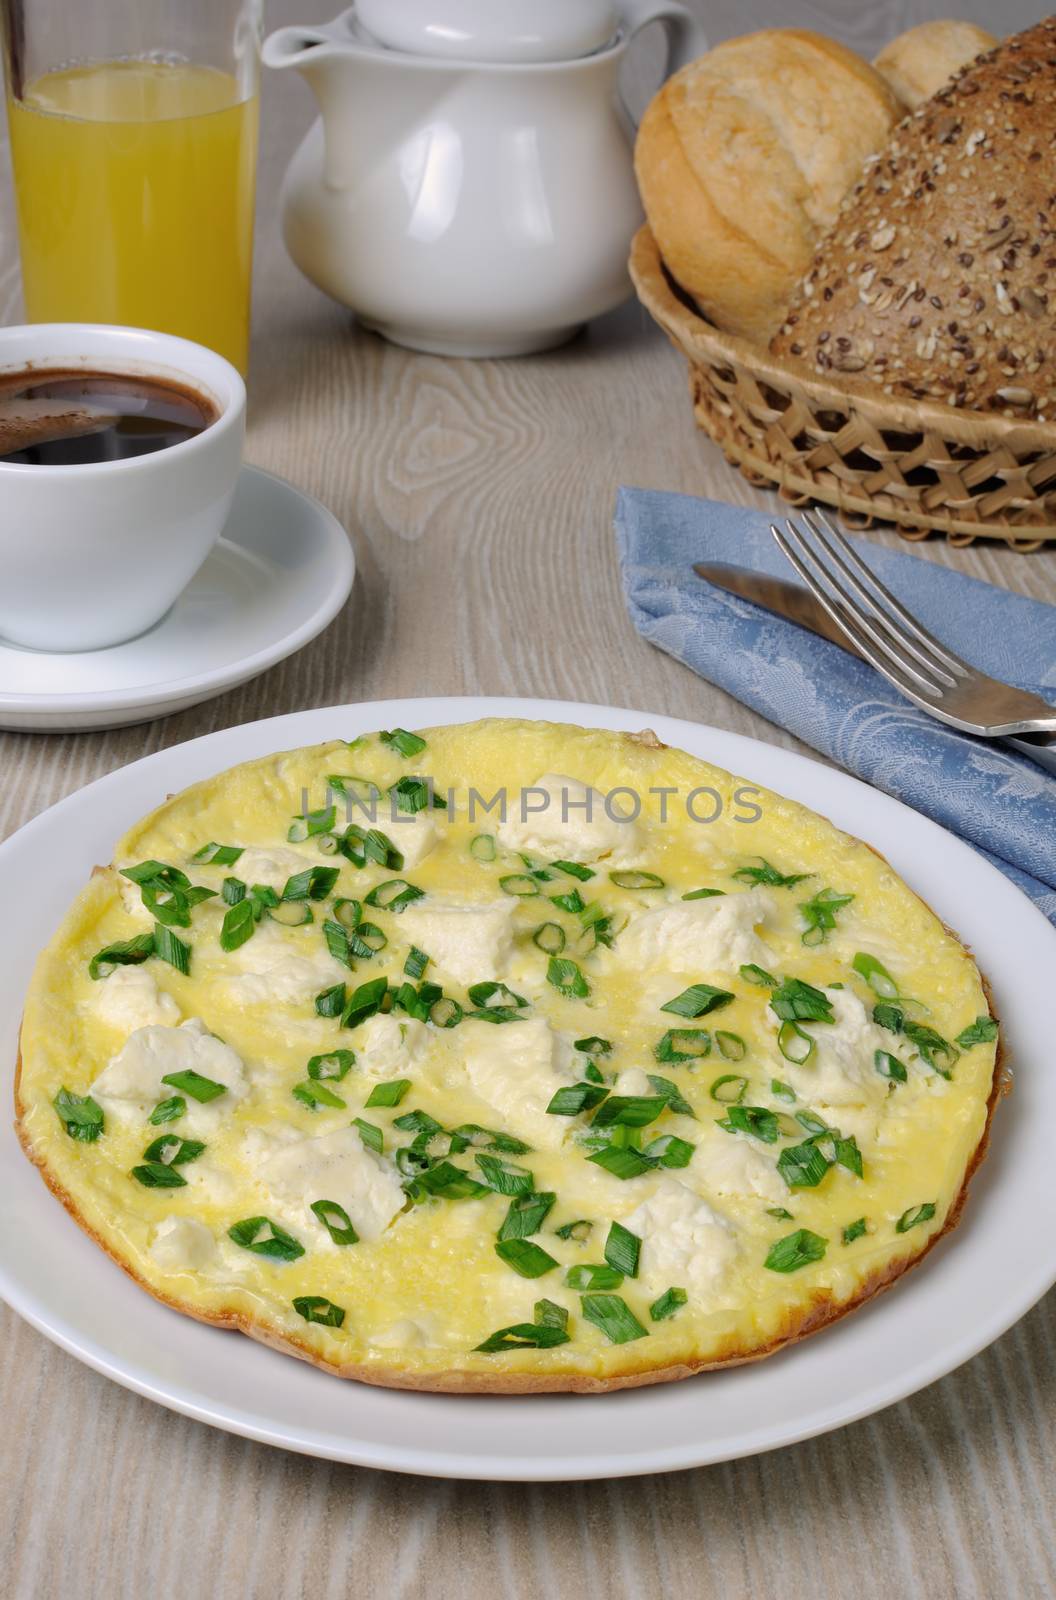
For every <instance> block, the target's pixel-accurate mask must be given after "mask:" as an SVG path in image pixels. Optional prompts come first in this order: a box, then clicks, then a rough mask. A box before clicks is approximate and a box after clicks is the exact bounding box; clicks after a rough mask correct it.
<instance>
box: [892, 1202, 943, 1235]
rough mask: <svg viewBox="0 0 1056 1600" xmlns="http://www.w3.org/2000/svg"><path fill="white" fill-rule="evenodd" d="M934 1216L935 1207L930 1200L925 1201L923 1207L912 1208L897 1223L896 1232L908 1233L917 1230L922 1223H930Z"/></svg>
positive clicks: (904, 1212)
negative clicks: (913, 1229)
mask: <svg viewBox="0 0 1056 1600" xmlns="http://www.w3.org/2000/svg"><path fill="white" fill-rule="evenodd" d="M934 1215H935V1207H934V1205H933V1203H932V1202H931V1201H930V1200H925V1202H924V1204H923V1205H919V1206H910V1207H909V1210H908V1211H903V1213H902V1215H901V1216H900V1217H899V1219H898V1221H897V1222H896V1223H895V1232H896V1233H908V1232H909V1230H910V1228H916V1227H918V1226H919V1224H920V1223H922V1222H930V1221H931V1219H932V1217H933V1216H934Z"/></svg>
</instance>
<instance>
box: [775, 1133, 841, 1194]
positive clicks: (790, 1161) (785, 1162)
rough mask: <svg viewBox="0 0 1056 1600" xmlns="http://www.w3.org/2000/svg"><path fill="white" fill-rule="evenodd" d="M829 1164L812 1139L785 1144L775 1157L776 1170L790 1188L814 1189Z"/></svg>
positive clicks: (830, 1163)
mask: <svg viewBox="0 0 1056 1600" xmlns="http://www.w3.org/2000/svg"><path fill="white" fill-rule="evenodd" d="M831 1165H832V1162H831V1161H829V1160H827V1159H826V1157H825V1156H824V1155H823V1154H822V1152H821V1151H820V1150H819V1149H818V1147H817V1145H816V1144H815V1142H814V1140H813V1139H805V1140H804V1141H803V1143H802V1144H792V1145H787V1146H786V1147H785V1149H784V1150H782V1152H781V1154H780V1155H779V1156H778V1158H777V1170H778V1172H780V1174H781V1176H782V1178H784V1180H785V1182H786V1183H787V1184H788V1187H789V1188H790V1189H816V1188H817V1186H818V1184H819V1183H820V1182H821V1180H822V1178H824V1176H825V1174H826V1173H827V1172H828V1170H829V1168H830V1166H831Z"/></svg>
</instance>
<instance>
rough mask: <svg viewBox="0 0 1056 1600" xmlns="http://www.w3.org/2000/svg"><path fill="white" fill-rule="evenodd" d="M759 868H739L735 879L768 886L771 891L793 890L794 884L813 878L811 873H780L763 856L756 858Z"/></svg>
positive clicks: (739, 881)
mask: <svg viewBox="0 0 1056 1600" xmlns="http://www.w3.org/2000/svg"><path fill="white" fill-rule="evenodd" d="M755 859H756V861H757V862H758V863H759V864H758V866H751V865H749V866H745V867H738V869H737V871H736V872H735V873H734V874H733V877H734V878H735V879H736V880H737V882H738V883H750V884H753V885H754V884H760V883H762V884H766V885H767V887H768V888H771V889H791V888H792V887H793V885H794V884H797V883H803V882H804V881H805V880H806V879H807V878H810V877H813V873H810V872H789V873H785V872H779V871H778V870H777V868H776V867H773V866H771V865H770V862H769V861H767V860H765V859H764V858H763V857H762V856H756V858H755Z"/></svg>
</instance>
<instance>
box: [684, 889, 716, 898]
mask: <svg viewBox="0 0 1056 1600" xmlns="http://www.w3.org/2000/svg"><path fill="white" fill-rule="evenodd" d="M725 893H726V890H725V889H690V891H689V893H688V894H684V895H683V896H682V898H683V900H712V899H714V898H715V896H716V895H724V894H725Z"/></svg>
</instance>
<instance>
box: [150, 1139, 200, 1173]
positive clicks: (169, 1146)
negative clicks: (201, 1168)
mask: <svg viewBox="0 0 1056 1600" xmlns="http://www.w3.org/2000/svg"><path fill="white" fill-rule="evenodd" d="M204 1149H205V1145H204V1144H203V1143H202V1141H201V1140H200V1139H181V1138H180V1136H179V1134H174V1133H163V1134H161V1135H160V1137H159V1138H157V1139H154V1140H153V1141H152V1142H151V1143H150V1144H148V1146H147V1148H146V1149H145V1150H144V1152H143V1159H144V1161H148V1162H154V1161H160V1162H162V1163H163V1164H164V1165H165V1166H166V1167H183V1166H186V1164H187V1162H188V1161H197V1159H198V1157H199V1156H200V1155H201V1153H202V1151H203V1150H204Z"/></svg>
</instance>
